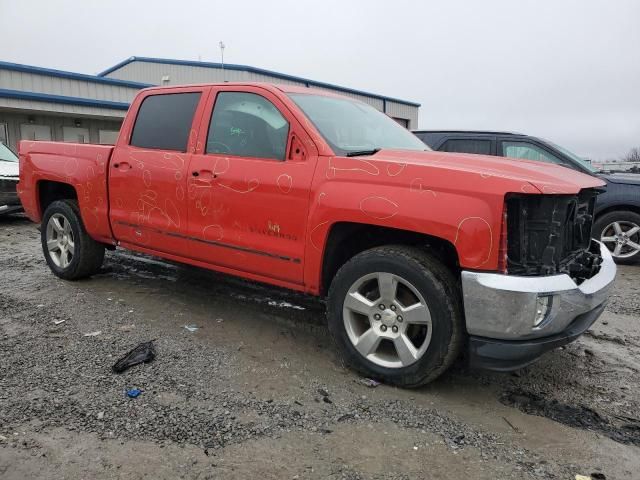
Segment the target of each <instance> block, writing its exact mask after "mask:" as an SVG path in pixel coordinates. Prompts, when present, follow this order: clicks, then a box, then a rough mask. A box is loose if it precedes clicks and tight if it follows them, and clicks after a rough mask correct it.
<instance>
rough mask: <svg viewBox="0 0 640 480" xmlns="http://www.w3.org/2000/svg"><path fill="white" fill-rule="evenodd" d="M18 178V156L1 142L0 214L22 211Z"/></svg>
mask: <svg viewBox="0 0 640 480" xmlns="http://www.w3.org/2000/svg"><path fill="white" fill-rule="evenodd" d="M18 180H19V167H18V157H17V156H16V154H15V153H13V152H12V151H11V150H10V149H9V147H7V146H6V145H4V144H3V143H0V215H5V214H8V213H16V212H20V211H22V206H21V205H20V199H19V198H18V192H17V190H16V187H17V185H18Z"/></svg>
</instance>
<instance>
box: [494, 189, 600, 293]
mask: <svg viewBox="0 0 640 480" xmlns="http://www.w3.org/2000/svg"><path fill="white" fill-rule="evenodd" d="M598 193H599V191H598V190H597V189H584V190H582V191H581V192H580V193H579V194H578V195H510V196H508V197H507V200H506V204H507V271H508V273H509V274H510V275H554V274H560V273H566V274H568V275H569V276H570V277H571V278H572V279H573V280H574V281H575V282H576V283H577V284H580V283H582V282H583V281H584V280H586V279H588V278H591V277H592V276H594V275H595V274H596V273H598V271H599V269H600V264H601V263H602V257H601V256H600V254H599V251H598V249H597V244H595V243H593V242H591V227H592V224H593V210H594V206H595V201H596V196H597V195H598Z"/></svg>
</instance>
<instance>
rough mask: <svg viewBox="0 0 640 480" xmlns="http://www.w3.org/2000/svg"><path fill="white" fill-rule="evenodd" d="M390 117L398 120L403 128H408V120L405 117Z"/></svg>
mask: <svg viewBox="0 0 640 480" xmlns="http://www.w3.org/2000/svg"><path fill="white" fill-rule="evenodd" d="M391 118H393V119H394V120H395V121H396V122H398V123H399V124H400V125H402V126H403V127H404V128H409V120H407V119H406V118H398V117H391Z"/></svg>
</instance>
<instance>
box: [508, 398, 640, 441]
mask: <svg viewBox="0 0 640 480" xmlns="http://www.w3.org/2000/svg"><path fill="white" fill-rule="evenodd" d="M500 401H501V402H502V403H504V404H505V405H509V406H513V407H517V408H519V409H520V410H522V411H523V412H525V413H528V414H530V415H540V416H543V417H547V418H550V419H552V420H555V421H556V422H560V423H563V424H565V425H569V426H570V427H578V428H584V429H587V430H591V431H593V432H598V433H600V434H602V435H606V436H607V437H609V438H611V439H612V440H615V441H616V442H621V443H630V444H633V445H637V446H640V419H637V418H632V417H626V416H622V415H619V416H616V419H617V420H618V422H616V423H612V422H611V421H609V420H607V419H606V418H604V417H602V416H601V415H600V414H599V413H598V412H596V411H595V410H592V409H591V408H589V407H585V406H583V405H578V406H575V405H566V404H564V403H561V402H558V401H557V400H553V399H551V400H550V399H548V398H544V397H542V396H541V395H538V394H535V393H530V392H524V391H514V392H505V393H504V394H503V395H502V396H501V397H500Z"/></svg>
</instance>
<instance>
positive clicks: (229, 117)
mask: <svg viewBox="0 0 640 480" xmlns="http://www.w3.org/2000/svg"><path fill="white" fill-rule="evenodd" d="M288 134H289V122H287V120H286V119H285V118H284V117H283V116H282V114H281V113H280V111H279V110H278V109H277V108H276V107H275V105H273V104H272V103H271V102H270V101H269V100H267V99H266V98H264V97H261V96H260V95H256V94H255V93H240V92H220V93H218V96H217V98H216V103H215V106H214V108H213V114H212V117H211V123H210V126H209V134H208V136H207V149H206V153H221V154H227V155H237V156H239V157H254V158H271V159H274V160H284V158H285V152H286V149H287V137H288Z"/></svg>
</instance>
